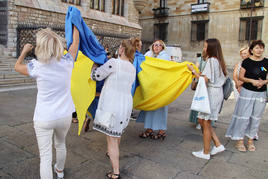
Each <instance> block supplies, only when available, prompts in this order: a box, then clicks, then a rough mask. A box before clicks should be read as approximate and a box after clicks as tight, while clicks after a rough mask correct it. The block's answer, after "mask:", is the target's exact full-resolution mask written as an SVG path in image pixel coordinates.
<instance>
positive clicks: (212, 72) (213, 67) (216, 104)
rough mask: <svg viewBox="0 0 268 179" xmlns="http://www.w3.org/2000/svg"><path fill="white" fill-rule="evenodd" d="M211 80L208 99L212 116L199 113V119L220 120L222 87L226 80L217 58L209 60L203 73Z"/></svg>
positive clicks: (208, 86) (208, 85)
mask: <svg viewBox="0 0 268 179" xmlns="http://www.w3.org/2000/svg"><path fill="white" fill-rule="evenodd" d="M202 75H206V77H207V78H208V79H209V81H208V83H207V89H208V97H209V103H210V111H211V114H206V113H201V112H200V113H198V118H200V119H205V120H215V121H216V120H218V114H219V112H220V109H221V105H222V101H223V89H222V86H223V84H224V82H225V80H226V77H225V76H224V74H223V72H222V69H221V66H220V64H219V62H218V60H217V59H216V58H213V57H212V58H209V59H207V63H206V66H205V68H204V70H203V72H202Z"/></svg>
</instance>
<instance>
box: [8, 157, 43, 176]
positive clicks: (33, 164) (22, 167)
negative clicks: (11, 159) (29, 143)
mask: <svg viewBox="0 0 268 179" xmlns="http://www.w3.org/2000/svg"><path fill="white" fill-rule="evenodd" d="M3 170H4V171H5V172H7V173H8V174H9V175H10V176H15V177H14V178H19V179H39V178H40V172H39V171H40V170H39V159H37V158H33V159H26V160H23V161H20V162H17V163H14V164H8V165H6V166H5V167H4V169H3Z"/></svg>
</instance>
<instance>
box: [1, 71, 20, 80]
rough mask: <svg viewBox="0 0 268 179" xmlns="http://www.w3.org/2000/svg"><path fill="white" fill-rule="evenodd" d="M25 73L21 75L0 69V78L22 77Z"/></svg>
mask: <svg viewBox="0 0 268 179" xmlns="http://www.w3.org/2000/svg"><path fill="white" fill-rule="evenodd" d="M24 77H25V75H21V74H19V73H17V72H13V71H2V72H1V71H0V79H10V78H24Z"/></svg>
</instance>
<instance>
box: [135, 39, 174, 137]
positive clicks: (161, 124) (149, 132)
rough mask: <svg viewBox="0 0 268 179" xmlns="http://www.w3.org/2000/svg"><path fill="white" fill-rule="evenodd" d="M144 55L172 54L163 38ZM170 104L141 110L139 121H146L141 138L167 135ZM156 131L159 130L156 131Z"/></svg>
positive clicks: (165, 55)
mask: <svg viewBox="0 0 268 179" xmlns="http://www.w3.org/2000/svg"><path fill="white" fill-rule="evenodd" d="M144 56H150V57H155V58H159V59H163V60H169V61H170V56H169V55H168V54H167V52H166V45H165V43H164V42H163V41H162V40H156V41H155V42H154V43H153V44H152V46H151V47H150V51H148V52H147V53H146V54H145V55H144ZM167 115H168V106H164V107H162V108H159V109H156V110H153V111H141V112H140V114H139V116H138V119H137V122H144V128H145V131H144V132H142V133H141V134H139V136H140V137H141V138H148V137H150V138H151V139H162V140H164V139H165V137H166V130H167ZM154 131H158V133H155V132H154Z"/></svg>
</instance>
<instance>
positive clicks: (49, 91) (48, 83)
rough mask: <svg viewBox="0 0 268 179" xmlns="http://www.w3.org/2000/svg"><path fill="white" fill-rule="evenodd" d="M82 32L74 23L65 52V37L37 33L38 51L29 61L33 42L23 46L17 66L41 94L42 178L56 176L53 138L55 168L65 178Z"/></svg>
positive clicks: (37, 128)
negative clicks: (75, 68) (74, 75)
mask: <svg viewBox="0 0 268 179" xmlns="http://www.w3.org/2000/svg"><path fill="white" fill-rule="evenodd" d="M78 44H79V32H78V30H77V29H76V27H74V30H73V43H72V45H71V46H70V48H69V51H68V53H67V54H66V55H63V51H64V48H63V43H62V38H61V37H60V36H59V35H57V34H56V33H55V32H53V31H52V30H50V29H48V28H47V29H42V30H40V31H39V32H38V33H37V34H36V48H35V55H36V57H37V59H33V60H31V61H30V62H29V63H28V64H27V65H26V64H23V60H24V58H25V57H26V55H27V53H28V52H30V51H31V50H32V49H33V46H32V45H31V44H26V45H25V46H24V47H23V50H22V53H21V55H20V56H19V58H18V60H17V62H16V64H15V70H16V71H17V72H19V73H21V74H23V75H27V76H31V77H32V78H35V79H36V83H37V90H38V93H37V97H36V106H35V112H34V117H33V120H34V129H35V133H36V138H37V142H38V148H39V153H40V176H41V179H52V178H53V174H52V167H51V165H52V138H53V134H54V144H55V148H56V164H55V165H54V171H55V172H56V173H57V177H58V178H63V177H64V173H63V169H64V164H65V159H66V145H65V137H66V135H67V132H68V130H69V128H70V124H71V121H72V113H73V112H74V111H75V109H74V104H73V101H72V96H71V91H70V86H71V74H72V69H73V64H74V59H75V57H76V54H77V51H78Z"/></svg>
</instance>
